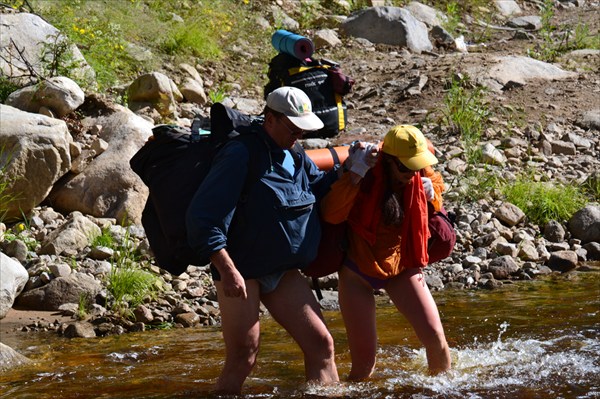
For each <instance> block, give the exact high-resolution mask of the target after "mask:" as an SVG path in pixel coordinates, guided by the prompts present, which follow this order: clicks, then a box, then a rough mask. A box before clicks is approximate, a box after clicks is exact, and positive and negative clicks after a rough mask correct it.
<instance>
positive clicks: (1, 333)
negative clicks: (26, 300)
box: [0, 309, 75, 342]
mask: <svg viewBox="0 0 600 399" xmlns="http://www.w3.org/2000/svg"><path fill="white" fill-rule="evenodd" d="M56 320H58V321H59V322H60V323H69V322H73V321H75V320H74V319H73V318H71V317H70V316H63V315H62V314H61V313H60V312H57V311H55V310H52V311H44V310H19V309H10V310H9V311H8V313H7V314H6V316H5V317H4V318H3V319H1V320H0V342H4V341H5V340H6V339H7V338H9V337H10V336H11V335H12V336H15V335H17V334H23V332H22V331H21V330H22V329H23V327H26V326H30V325H32V324H34V323H35V322H39V323H41V324H42V325H44V324H48V323H54V322H55V321H56Z"/></svg>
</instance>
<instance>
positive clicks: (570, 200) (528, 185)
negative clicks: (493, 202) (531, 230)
mask: <svg viewBox="0 0 600 399" xmlns="http://www.w3.org/2000/svg"><path fill="white" fill-rule="evenodd" d="M502 193H503V194H504V195H505V196H506V200H507V201H509V202H510V203H512V204H514V205H516V206H518V207H519V208H520V209H521V210H522V211H523V212H525V215H527V217H528V218H529V219H530V220H531V221H532V222H533V223H536V224H539V225H540V226H543V225H545V224H546V223H547V222H548V221H550V220H556V221H558V222H561V223H562V222H564V221H566V220H569V219H570V218H571V216H573V214H574V213H575V212H577V211H578V210H579V209H581V208H583V207H584V206H585V204H586V197H585V194H584V192H583V191H582V189H581V188H580V187H578V186H576V185H573V184H562V183H552V182H538V181H534V180H532V179H531V178H528V177H527V176H521V177H519V178H518V179H517V180H516V181H515V182H513V183H510V184H506V185H505V186H503V187H502Z"/></svg>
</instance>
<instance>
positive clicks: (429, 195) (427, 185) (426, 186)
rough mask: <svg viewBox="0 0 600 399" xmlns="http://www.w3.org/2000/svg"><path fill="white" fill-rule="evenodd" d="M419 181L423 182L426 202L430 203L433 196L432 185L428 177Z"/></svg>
mask: <svg viewBox="0 0 600 399" xmlns="http://www.w3.org/2000/svg"><path fill="white" fill-rule="evenodd" d="M421 181H422V182H423V188H424V189H425V197H427V201H431V200H432V199H433V198H434V195H435V194H434V192H433V183H431V179H430V178H429V177H421Z"/></svg>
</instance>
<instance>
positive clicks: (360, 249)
mask: <svg viewBox="0 0 600 399" xmlns="http://www.w3.org/2000/svg"><path fill="white" fill-rule="evenodd" d="M382 173H383V168H382V165H381V162H377V165H376V166H375V167H374V168H373V169H372V170H371V171H370V172H369V174H368V175H367V176H366V178H365V179H363V180H362V181H361V183H360V184H358V185H355V184H353V183H352V181H351V180H350V173H344V175H343V176H342V177H341V178H340V179H339V180H338V181H337V182H335V183H334V184H333V185H332V187H331V190H330V192H329V193H328V194H327V195H326V196H325V197H324V198H323V200H322V202H321V212H322V216H323V218H324V220H325V221H327V222H329V223H334V224H337V223H341V222H343V221H346V220H347V221H348V224H349V226H350V228H349V229H348V240H349V249H348V257H349V258H350V259H351V260H352V261H353V262H354V263H355V264H356V265H357V266H358V267H359V269H360V270H361V272H363V273H364V274H366V275H368V276H372V277H376V278H380V279H388V278H391V277H394V276H396V275H398V274H400V272H402V270H404V268H406V267H425V266H426V265H427V262H428V256H427V239H428V238H429V228H428V226H427V201H426V199H425V193H424V191H423V185H422V183H421V179H420V175H419V174H417V175H415V177H414V178H413V180H412V181H411V182H410V183H409V184H408V185H407V187H406V189H405V193H404V212H405V219H404V222H403V223H402V225H401V226H388V225H385V224H384V223H380V222H379V220H380V217H381V199H382V197H383V189H384V187H383V184H382V183H383V179H382V178H380V177H378V176H382ZM374 175H375V177H374ZM423 175H424V176H426V177H429V178H430V179H431V180H432V183H433V187H434V192H435V195H434V200H433V201H432V203H433V205H434V207H435V208H436V209H437V210H439V209H440V208H441V205H442V198H441V192H442V191H443V189H444V183H443V181H442V177H441V175H440V174H439V173H438V172H434V171H433V169H432V168H431V167H427V168H425V169H424V170H423ZM401 260H402V262H401Z"/></svg>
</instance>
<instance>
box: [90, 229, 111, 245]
mask: <svg viewBox="0 0 600 399" xmlns="http://www.w3.org/2000/svg"><path fill="white" fill-rule="evenodd" d="M90 245H91V246H92V247H108V248H113V249H114V248H115V245H116V244H115V239H114V238H113V236H112V234H111V233H110V229H107V228H104V229H102V232H101V233H100V235H99V236H96V237H94V238H93V239H92V242H91V244H90Z"/></svg>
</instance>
